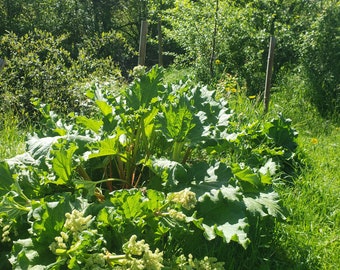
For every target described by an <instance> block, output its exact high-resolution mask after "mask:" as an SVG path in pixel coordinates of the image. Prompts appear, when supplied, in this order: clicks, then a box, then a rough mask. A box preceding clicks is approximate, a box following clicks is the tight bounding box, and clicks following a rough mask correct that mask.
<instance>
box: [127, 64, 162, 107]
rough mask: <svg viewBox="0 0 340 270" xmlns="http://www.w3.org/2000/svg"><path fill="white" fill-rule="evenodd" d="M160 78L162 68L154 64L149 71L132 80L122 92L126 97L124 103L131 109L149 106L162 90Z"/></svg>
mask: <svg viewBox="0 0 340 270" xmlns="http://www.w3.org/2000/svg"><path fill="white" fill-rule="evenodd" d="M162 79H163V72H162V69H161V68H158V67H157V66H155V67H153V68H152V69H151V70H150V71H149V72H147V73H146V74H144V75H143V76H141V77H140V78H138V79H136V80H134V82H133V83H132V84H131V85H130V86H129V87H128V89H127V90H126V91H125V92H124V93H123V94H124V95H125V97H126V105H127V106H128V107H129V108H132V109H133V110H139V109H142V108H147V107H149V106H150V104H152V101H153V100H154V98H156V97H159V96H160V95H161V94H162V92H163V91H164V86H163V85H162Z"/></svg>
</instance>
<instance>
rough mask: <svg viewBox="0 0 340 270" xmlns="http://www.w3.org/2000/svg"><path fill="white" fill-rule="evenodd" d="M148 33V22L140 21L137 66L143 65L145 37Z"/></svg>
mask: <svg viewBox="0 0 340 270" xmlns="http://www.w3.org/2000/svg"><path fill="white" fill-rule="evenodd" d="M147 33H148V22H147V21H142V23H141V27H140V40H139V56H138V65H140V66H144V65H145V57H146V35H147Z"/></svg>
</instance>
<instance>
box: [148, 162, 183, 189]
mask: <svg viewBox="0 0 340 270" xmlns="http://www.w3.org/2000/svg"><path fill="white" fill-rule="evenodd" d="M150 166H151V170H152V171H153V172H154V173H155V174H156V175H158V176H159V177H161V179H162V180H163V184H164V185H168V186H173V185H177V184H178V183H179V182H180V181H183V180H184V179H185V177H186V169H185V168H184V167H183V165H182V164H181V163H179V162H176V161H172V160H168V159H166V158H159V159H152V162H151V165H150Z"/></svg>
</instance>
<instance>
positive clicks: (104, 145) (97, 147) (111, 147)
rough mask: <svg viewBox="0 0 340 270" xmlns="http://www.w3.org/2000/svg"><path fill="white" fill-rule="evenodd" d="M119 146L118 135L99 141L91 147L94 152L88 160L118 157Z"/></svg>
mask: <svg viewBox="0 0 340 270" xmlns="http://www.w3.org/2000/svg"><path fill="white" fill-rule="evenodd" d="M118 145H119V136H118V135H116V136H114V137H111V138H106V139H103V140H101V141H98V142H96V143H95V144H93V145H92V146H91V148H92V149H93V150H92V153H91V154H90V155H89V156H88V158H89V159H91V158H98V157H105V156H113V155H117V154H118V153H119V149H118Z"/></svg>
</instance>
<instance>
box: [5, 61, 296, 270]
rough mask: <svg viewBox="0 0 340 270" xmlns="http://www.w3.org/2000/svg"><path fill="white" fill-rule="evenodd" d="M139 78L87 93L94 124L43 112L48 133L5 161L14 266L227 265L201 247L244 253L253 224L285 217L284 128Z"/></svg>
mask: <svg viewBox="0 0 340 270" xmlns="http://www.w3.org/2000/svg"><path fill="white" fill-rule="evenodd" d="M136 73H138V74H139V75H138V77H137V78H136V79H135V80H134V81H133V82H132V83H131V84H130V85H129V86H128V88H126V89H122V91H121V92H117V91H112V89H110V87H108V86H106V87H101V86H100V85H93V87H91V88H90V89H88V92H87V95H88V97H89V98H90V99H91V100H92V102H93V103H92V104H93V105H92V106H95V107H96V108H97V109H95V108H92V109H91V110H90V111H92V114H91V116H89V115H88V116H86V115H78V114H74V115H73V116H70V117H71V118H70V119H69V120H65V119H64V120H63V119H59V118H58V116H57V115H56V114H54V113H53V112H52V111H50V110H49V106H48V105H45V104H38V105H39V106H40V111H41V113H42V114H43V116H44V117H45V129H44V131H43V132H41V133H39V134H38V133H34V134H32V135H30V136H29V138H28V140H27V152H25V153H24V154H22V155H18V156H16V157H14V158H11V159H8V160H7V161H6V162H1V166H0V170H1V176H2V178H1V179H2V183H3V184H2V186H1V196H2V200H1V203H0V209H1V228H2V244H1V245H2V249H1V250H2V254H3V255H4V252H5V253H10V254H11V255H10V256H9V262H10V263H11V264H12V265H13V267H19V268H20V267H21V268H29V267H33V266H37V265H40V266H41V267H42V269H64V266H65V265H67V267H68V268H69V269H80V268H84V267H85V268H86V269H93V268H92V267H94V265H95V266H96V267H97V268H98V269H111V268H114V269H116V268H115V267H122V268H123V269H127V268H128V267H129V266H131V265H134V264H140V265H142V268H138V269H144V268H145V267H146V268H148V267H153V268H152V269H160V267H161V266H162V265H164V266H167V267H170V268H171V269H175V268H176V267H179V268H180V266H181V265H182V267H184V265H186V264H190V263H189V261H190V262H191V263H192V264H193V265H194V262H192V260H193V259H192V256H194V257H197V258H198V259H202V261H200V260H197V261H196V263H197V264H204V263H208V264H215V263H216V265H220V267H221V266H222V264H220V263H217V262H216V260H215V259H213V257H216V256H217V255H216V254H214V252H213V250H214V248H211V252H207V250H206V249H199V248H197V247H198V246H199V245H202V243H203V242H206V245H208V246H211V247H213V246H215V245H218V246H220V245H226V244H227V243H230V242H236V243H239V244H240V245H242V246H243V247H244V248H246V247H247V246H248V245H249V243H250V242H251V239H250V236H249V235H248V230H249V226H256V223H257V222H262V221H263V220H265V219H267V218H268V217H277V218H284V214H283V210H282V209H281V207H280V206H279V204H278V201H279V198H278V195H277V193H276V192H275V191H274V190H273V183H274V182H275V181H279V177H281V176H283V175H282V173H284V171H282V167H283V165H284V164H285V163H290V162H292V161H293V160H295V154H294V153H295V150H296V146H297V145H296V143H295V137H296V132H295V131H294V130H293V129H292V128H291V127H290V122H289V121H288V120H286V119H284V118H283V117H282V116H279V117H277V118H276V119H273V120H272V121H270V122H268V123H264V124H260V123H253V124H250V125H248V126H247V128H246V129H244V130H243V129H239V128H238V127H239V126H238V125H233V123H234V122H233V121H236V120H237V117H236V118H235V117H234V115H233V113H232V112H231V110H230V109H229V108H228V106H227V103H226V102H225V101H223V99H220V100H219V101H216V100H215V91H212V90H208V89H207V88H206V87H204V86H201V85H192V84H190V83H189V82H188V83H180V84H170V85H165V84H162V71H161V70H160V69H158V68H157V67H155V68H153V69H152V70H150V71H149V72H148V73H146V74H143V70H136ZM141 73H142V74H141ZM89 104H91V103H89ZM178 119H180V120H181V121H178ZM217 239H221V240H222V241H217ZM137 240H138V241H137ZM197 241H198V242H197ZM47 247H49V248H47ZM208 250H210V249H208ZM226 252H227V251H226ZM189 254H192V255H189ZM188 256H189V257H188ZM205 256H210V257H211V258H210V259H208V258H206V259H204V257H205ZM190 258H191V259H190ZM207 260H208V261H207ZM219 260H223V255H222V256H221V257H220V258H219ZM176 265H177V266H176ZM193 265H192V269H199V268H195V267H194V266H193ZM143 267H144V268H143ZM196 267H198V266H196ZM148 269H149V268H148ZM180 269H183V268H180Z"/></svg>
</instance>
